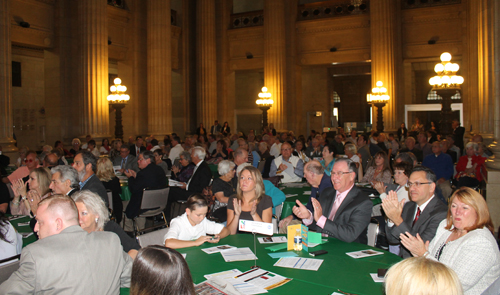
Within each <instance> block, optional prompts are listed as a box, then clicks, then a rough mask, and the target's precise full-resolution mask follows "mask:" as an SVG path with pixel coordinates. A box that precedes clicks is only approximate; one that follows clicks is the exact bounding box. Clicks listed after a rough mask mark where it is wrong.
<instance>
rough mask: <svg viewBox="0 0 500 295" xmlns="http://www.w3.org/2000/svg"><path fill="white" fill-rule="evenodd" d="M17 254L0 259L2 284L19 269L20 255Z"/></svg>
mask: <svg viewBox="0 0 500 295" xmlns="http://www.w3.org/2000/svg"><path fill="white" fill-rule="evenodd" d="M20 256H21V255H16V256H13V257H10V258H7V259H4V260H1V261H0V284H1V283H3V282H5V281H6V280H7V279H9V277H10V275H11V274H12V273H13V272H15V271H16V270H18V269H19V257H20Z"/></svg>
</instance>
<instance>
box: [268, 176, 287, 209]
mask: <svg viewBox="0 0 500 295" xmlns="http://www.w3.org/2000/svg"><path fill="white" fill-rule="evenodd" d="M264 190H265V191H266V195H268V196H270V197H271V199H272V200H273V214H275V212H274V207H276V206H278V205H279V204H281V203H283V202H284V201H285V199H286V196H285V193H284V192H282V191H281V190H280V189H279V188H277V187H276V186H274V184H273V183H272V182H270V181H269V180H265V179H264Z"/></svg>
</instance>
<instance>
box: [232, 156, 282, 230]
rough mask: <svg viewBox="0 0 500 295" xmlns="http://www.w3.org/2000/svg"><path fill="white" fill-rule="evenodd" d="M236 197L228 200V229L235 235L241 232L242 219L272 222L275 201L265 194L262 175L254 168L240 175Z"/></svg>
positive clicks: (248, 167) (245, 169) (246, 168)
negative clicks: (240, 223) (239, 224)
mask: <svg viewBox="0 0 500 295" xmlns="http://www.w3.org/2000/svg"><path fill="white" fill-rule="evenodd" d="M238 176H239V177H238V186H237V188H236V196H232V197H230V198H229V200H228V205H227V224H228V226H227V228H229V230H230V231H231V234H232V235H234V234H236V233H238V232H239V230H238V223H239V220H240V219H245V220H253V221H260V222H267V223H271V222H272V215H273V201H272V199H271V197H270V196H268V195H266V194H265V190H264V183H263V180H262V174H260V172H259V170H258V169H257V168H255V167H253V166H246V167H245V168H243V169H242V170H241V172H240V173H238Z"/></svg>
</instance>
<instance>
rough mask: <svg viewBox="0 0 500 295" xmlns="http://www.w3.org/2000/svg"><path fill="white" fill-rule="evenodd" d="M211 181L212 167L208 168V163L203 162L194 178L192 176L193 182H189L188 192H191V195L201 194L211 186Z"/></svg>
mask: <svg viewBox="0 0 500 295" xmlns="http://www.w3.org/2000/svg"><path fill="white" fill-rule="evenodd" d="M195 169H196V168H195ZM211 179H212V171H210V167H208V164H207V162H205V161H203V162H201V164H200V167H198V169H196V172H195V173H194V174H193V176H191V181H190V182H189V187H188V189H187V191H188V192H190V194H192V193H201V192H202V191H203V189H204V188H206V187H207V186H208V185H209V184H210V180H211Z"/></svg>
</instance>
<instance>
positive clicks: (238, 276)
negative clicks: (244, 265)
mask: <svg viewBox="0 0 500 295" xmlns="http://www.w3.org/2000/svg"><path fill="white" fill-rule="evenodd" d="M258 269H259V267H256V268H254V269H252V270H249V271H246V272H244V273H242V274H239V275H237V276H235V277H234V278H235V279H237V278H239V277H241V276H244V275H246V274H248V273H251V272H252V271H256V270H258Z"/></svg>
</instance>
